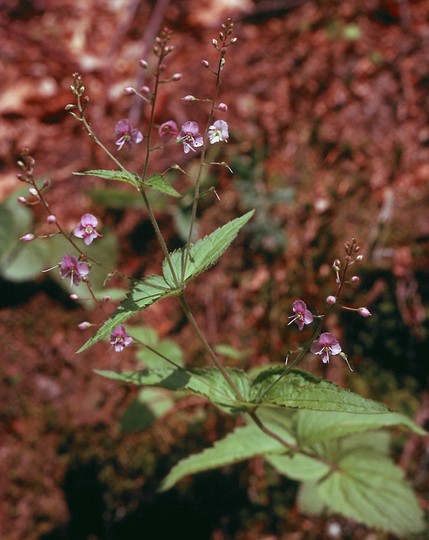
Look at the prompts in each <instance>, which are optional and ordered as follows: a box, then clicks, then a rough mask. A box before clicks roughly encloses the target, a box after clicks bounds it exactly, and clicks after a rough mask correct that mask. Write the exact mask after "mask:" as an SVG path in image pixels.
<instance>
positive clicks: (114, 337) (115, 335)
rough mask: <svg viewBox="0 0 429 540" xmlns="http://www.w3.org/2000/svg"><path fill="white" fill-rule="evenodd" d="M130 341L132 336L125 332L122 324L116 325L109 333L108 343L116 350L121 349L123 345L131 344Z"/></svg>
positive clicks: (119, 350) (123, 347)
mask: <svg viewBox="0 0 429 540" xmlns="http://www.w3.org/2000/svg"><path fill="white" fill-rule="evenodd" d="M132 342H133V338H132V337H131V336H129V335H128V334H127V332H126V330H125V327H124V325H123V324H120V325H119V326H117V327H116V328H115V329H114V330H113V332H112V333H111V334H110V340H109V343H110V345H112V347H113V348H114V349H115V351H116V352H121V351H123V350H124V349H125V347H128V345H131V343H132Z"/></svg>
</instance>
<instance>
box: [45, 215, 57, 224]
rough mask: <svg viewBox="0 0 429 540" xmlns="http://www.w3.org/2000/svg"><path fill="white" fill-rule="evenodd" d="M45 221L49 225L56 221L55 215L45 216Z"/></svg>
mask: <svg viewBox="0 0 429 540" xmlns="http://www.w3.org/2000/svg"><path fill="white" fill-rule="evenodd" d="M46 221H47V222H48V223H49V225H52V224H53V223H56V221H57V218H56V216H54V215H53V214H51V215H49V216H48V217H47V218H46Z"/></svg>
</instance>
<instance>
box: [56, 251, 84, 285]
mask: <svg viewBox="0 0 429 540" xmlns="http://www.w3.org/2000/svg"><path fill="white" fill-rule="evenodd" d="M88 273H89V266H88V265H87V264H86V263H84V262H81V261H78V260H77V259H76V257H74V256H73V255H64V257H63V258H62V259H61V262H60V274H61V279H64V278H66V277H69V278H70V286H71V285H79V283H80V282H81V281H82V279H85V278H86V276H87V275H88Z"/></svg>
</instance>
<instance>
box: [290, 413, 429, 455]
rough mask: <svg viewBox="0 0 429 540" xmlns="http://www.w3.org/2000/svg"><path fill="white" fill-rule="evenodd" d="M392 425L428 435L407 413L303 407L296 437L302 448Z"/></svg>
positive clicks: (298, 414)
mask: <svg viewBox="0 0 429 540" xmlns="http://www.w3.org/2000/svg"><path fill="white" fill-rule="evenodd" d="M391 426H400V427H403V428H407V429H410V430H411V431H413V432H414V433H417V434H419V435H425V434H426V432H425V430H424V429H422V428H421V427H420V426H419V425H418V424H416V423H415V422H413V421H412V420H411V419H410V418H408V417H407V416H404V415H403V414H400V413H395V412H390V411H387V410H386V411H381V412H379V413H378V414H362V413H350V412H333V411H329V412H326V411H309V410H300V411H298V413H297V414H296V416H295V433H296V437H297V439H298V441H299V443H300V445H301V446H303V447H305V446H309V445H312V444H315V443H317V442H320V441H324V440H327V439H333V438H336V437H343V436H344V435H350V434H352V433H359V432H362V431H369V430H375V429H381V428H385V427H391Z"/></svg>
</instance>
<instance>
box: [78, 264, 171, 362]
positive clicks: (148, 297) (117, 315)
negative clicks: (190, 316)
mask: <svg viewBox="0 0 429 540" xmlns="http://www.w3.org/2000/svg"><path fill="white" fill-rule="evenodd" d="M171 294H174V291H173V292H172V291H171V290H170V288H169V287H167V285H166V283H165V280H164V278H162V277H161V276H157V275H155V274H154V275H151V276H148V277H146V278H144V279H143V280H142V281H141V282H139V283H138V284H137V285H136V286H134V287H133V288H132V289H131V291H130V292H129V293H128V295H127V297H126V298H125V300H124V301H123V302H122V304H121V305H120V306H119V307H118V308H117V309H116V311H115V312H114V313H113V315H112V316H111V318H110V319H108V320H107V321H106V322H105V323H104V324H103V326H102V327H101V328H100V329H99V330H98V332H97V333H96V334H95V335H94V336H92V338H90V339H89V340H88V341H87V342H86V343H85V344H84V345H83V346H82V347H81V348H80V349H79V350H78V351H77V352H78V353H79V352H82V351H84V350H86V349H88V348H89V347H91V346H92V345H94V343H97V341H99V340H100V339H102V338H103V337H105V336H107V335H109V334H110V333H111V332H112V331H113V330H114V329H115V328H116V327H117V326H118V325H120V324H122V323H124V322H125V321H126V320H128V319H129V318H130V317H132V316H133V315H135V314H136V313H138V312H139V311H141V310H143V309H145V308H147V307H148V306H150V305H152V304H153V303H154V302H156V301H157V300H159V299H160V298H164V297H166V296H170V295H171Z"/></svg>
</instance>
